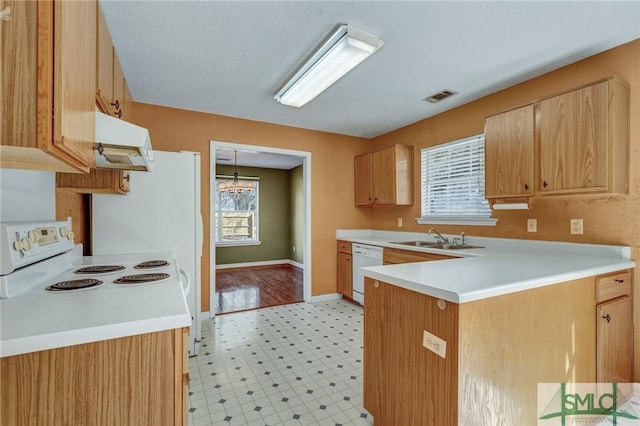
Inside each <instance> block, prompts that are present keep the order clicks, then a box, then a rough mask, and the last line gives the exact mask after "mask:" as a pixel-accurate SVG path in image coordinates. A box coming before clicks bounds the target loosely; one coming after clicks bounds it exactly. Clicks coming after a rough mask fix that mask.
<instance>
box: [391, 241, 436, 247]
mask: <svg viewBox="0 0 640 426" xmlns="http://www.w3.org/2000/svg"><path fill="white" fill-rule="evenodd" d="M391 244H402V245H403V246H415V247H433V246H437V245H440V243H438V242H437V241H392V242H391Z"/></svg>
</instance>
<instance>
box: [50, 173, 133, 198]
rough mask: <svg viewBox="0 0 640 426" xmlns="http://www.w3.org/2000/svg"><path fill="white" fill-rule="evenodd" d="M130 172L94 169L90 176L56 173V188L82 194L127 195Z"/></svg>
mask: <svg viewBox="0 0 640 426" xmlns="http://www.w3.org/2000/svg"><path fill="white" fill-rule="evenodd" d="M129 173H130V172H129V171H128V170H110V169H92V170H91V171H90V172H89V173H88V174H74V173H56V186H57V187H58V188H64V189H69V190H71V191H75V192H79V193H81V194H126V193H128V192H129V189H130V186H129V181H130V174H129Z"/></svg>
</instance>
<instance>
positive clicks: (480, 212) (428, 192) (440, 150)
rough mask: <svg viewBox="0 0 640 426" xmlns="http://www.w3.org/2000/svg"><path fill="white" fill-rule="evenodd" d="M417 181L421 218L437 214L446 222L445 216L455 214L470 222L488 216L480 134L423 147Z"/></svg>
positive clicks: (482, 145)
mask: <svg viewBox="0 0 640 426" xmlns="http://www.w3.org/2000/svg"><path fill="white" fill-rule="evenodd" d="M421 183H422V185H421V186H422V219H427V218H429V219H438V218H441V219H443V220H444V221H443V222H442V223H447V219H451V218H459V219H460V220H461V221H462V222H464V223H472V222H473V220H474V219H480V220H482V219H483V218H489V217H490V216H491V209H490V207H489V203H488V202H487V200H486V199H485V196H484V135H483V134H482V135H477V136H472V137H469V138H465V139H460V140H457V141H454V142H450V143H447V144H442V145H437V146H434V147H429V148H423V149H422V150H421ZM465 219H466V220H465ZM424 223H439V222H437V221H435V222H434V221H431V222H427V221H425V222H424ZM450 223H453V222H450ZM494 223H495V221H494Z"/></svg>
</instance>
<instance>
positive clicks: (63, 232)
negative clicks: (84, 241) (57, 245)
mask: <svg viewBox="0 0 640 426" xmlns="http://www.w3.org/2000/svg"><path fill="white" fill-rule="evenodd" d="M67 232H69V230H68V229H67V227H66V226H63V227H62V228H60V236H61V237H62V238H64V237H66V236H67Z"/></svg>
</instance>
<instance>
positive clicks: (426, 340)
mask: <svg viewBox="0 0 640 426" xmlns="http://www.w3.org/2000/svg"><path fill="white" fill-rule="evenodd" d="M422 346H424V347H425V348H427V349H429V350H430V351H431V352H434V353H435V354H436V355H439V356H441V357H442V358H445V357H446V354H447V342H445V341H444V340H442V339H441V338H439V337H438V336H436V335H434V334H431V333H429V332H428V331H427V330H424V335H423V336H422Z"/></svg>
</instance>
